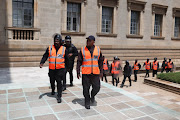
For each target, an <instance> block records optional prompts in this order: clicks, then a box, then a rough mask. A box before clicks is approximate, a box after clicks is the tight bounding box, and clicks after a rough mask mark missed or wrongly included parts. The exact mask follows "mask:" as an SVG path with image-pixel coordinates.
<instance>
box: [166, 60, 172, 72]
mask: <svg viewBox="0 0 180 120" xmlns="http://www.w3.org/2000/svg"><path fill="white" fill-rule="evenodd" d="M173 65H174V64H173V62H171V58H170V59H169V62H168V63H167V72H172V68H173Z"/></svg>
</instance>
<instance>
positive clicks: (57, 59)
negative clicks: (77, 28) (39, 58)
mask: <svg viewBox="0 0 180 120" xmlns="http://www.w3.org/2000/svg"><path fill="white" fill-rule="evenodd" d="M65 50H66V47H64V46H61V47H60V48H59V50H58V52H57V54H56V48H55V46H54V45H51V46H49V69H52V70H54V69H61V68H65V58H64V56H65Z"/></svg>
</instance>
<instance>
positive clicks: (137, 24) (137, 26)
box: [130, 10, 141, 35]
mask: <svg viewBox="0 0 180 120" xmlns="http://www.w3.org/2000/svg"><path fill="white" fill-rule="evenodd" d="M132 12H134V13H136V15H137V16H136V17H138V18H137V19H134V20H135V23H134V24H135V25H134V27H133V25H132V24H133V23H132ZM140 19H141V12H140V11H135V10H131V23H130V35H140V27H141V26H140V22H141V20H140ZM136 20H137V21H136ZM132 28H134V30H133V29H132ZM133 31H134V33H133Z"/></svg>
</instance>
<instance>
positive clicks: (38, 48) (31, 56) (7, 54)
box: [0, 45, 180, 69]
mask: <svg viewBox="0 0 180 120" xmlns="http://www.w3.org/2000/svg"><path fill="white" fill-rule="evenodd" d="M46 48H47V46H45V45H44V46H43V45H26V46H25V45H24V46H20V45H11V46H0V67H35V66H36V67H37V66H39V63H40V61H41V58H42V56H43V54H44V52H45V50H46ZM79 48H80V47H79ZM79 48H78V49H79ZM101 52H102V54H103V55H104V56H105V57H106V58H107V59H108V61H109V64H111V62H112V61H113V58H114V56H118V57H119V58H120V59H121V61H122V66H124V63H125V62H124V61H125V60H128V61H129V62H130V65H133V63H134V60H135V59H138V61H139V62H140V64H141V65H143V63H144V62H145V61H146V59H147V58H149V59H150V61H151V62H152V61H153V59H154V57H157V58H158V61H159V63H160V67H161V63H162V61H163V59H164V57H166V58H167V59H169V58H171V59H172V61H173V62H174V64H175V65H176V67H178V66H180V49H146V48H144V49H132V48H125V49H122V48H111V49H110V48H102V49H101ZM76 61H77V58H76V59H75V66H76ZM47 65H48V62H46V63H45V66H47ZM143 69H144V68H143Z"/></svg>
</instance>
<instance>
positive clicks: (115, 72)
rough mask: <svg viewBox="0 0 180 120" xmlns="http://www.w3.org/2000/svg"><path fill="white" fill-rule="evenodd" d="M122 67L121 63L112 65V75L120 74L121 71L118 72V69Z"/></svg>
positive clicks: (117, 62)
mask: <svg viewBox="0 0 180 120" xmlns="http://www.w3.org/2000/svg"><path fill="white" fill-rule="evenodd" d="M119 65H120V62H119V61H116V62H115V63H114V62H113V63H111V66H112V70H111V73H112V74H119V72H120V71H119V70H118V67H119Z"/></svg>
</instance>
